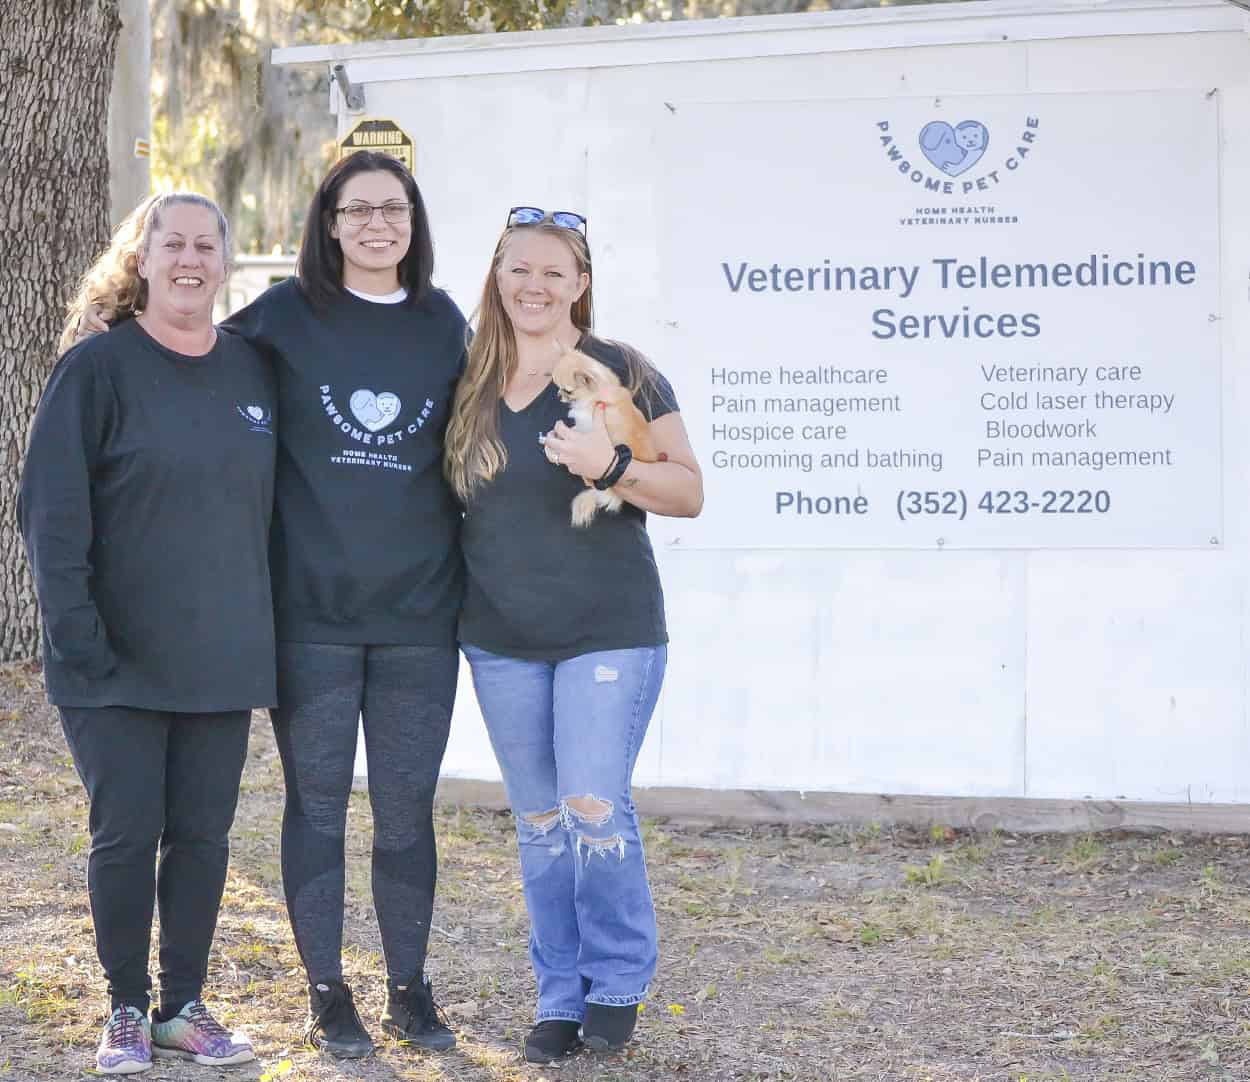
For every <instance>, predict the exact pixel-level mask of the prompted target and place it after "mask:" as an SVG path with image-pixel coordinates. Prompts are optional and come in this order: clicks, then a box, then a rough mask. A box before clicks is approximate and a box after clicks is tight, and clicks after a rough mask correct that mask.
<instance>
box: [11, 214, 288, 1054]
mask: <svg viewBox="0 0 1250 1082" xmlns="http://www.w3.org/2000/svg"><path fill="white" fill-rule="evenodd" d="M229 248H230V233H229V228H228V226H227V223H226V220H225V218H224V217H223V216H222V214H221V211H220V210H219V209H218V208H217V206H216V204H214V203H213V202H212V201H211V200H209V199H207V198H205V197H204V196H202V195H195V194H191V193H179V194H173V195H161V196H156V197H154V198H152V199H149V200H147V201H145V202H144V203H143V204H142V205H141V206H140V207H139V208H138V209H137V210H136V211H135V212H134V213H133V214H131V215H130V217H128V218H127V219H126V220H125V221H124V222H123V223H122V225H121V226H120V227H119V228H118V230H117V232H116V233H115V234H114V237H113V240H112V243H111V244H110V246H109V249H108V250H107V251H106V252H105V253H104V254H103V255H102V256H101V257H100V258H99V260H97V262H96V263H95V265H94V266H93V267H92V268H91V269H90V270H89V271H88V272H87V274H86V276H85V277H84V279H83V282H82V285H81V287H80V289H79V292H78V295H77V297H76V298H75V300H74V301H73V302H72V304H71V309H70V314H69V318H68V320H67V323H66V334H67V335H68V336H69V338H70V339H72V337H73V335H74V334H76V333H77V330H78V325H79V322H80V320H81V319H82V317H83V315H84V313H85V312H87V310H88V309H89V308H91V307H94V308H96V309H98V310H99V311H101V312H104V313H107V314H108V316H109V320H110V322H111V324H112V328H111V329H110V330H109V331H108V332H107V333H104V334H98V335H95V336H93V337H91V338H90V339H88V340H86V341H84V342H82V343H81V344H79V345H76V346H73V347H72V348H69V349H67V350H66V352H65V353H64V354H63V356H62V357H61V359H60V360H59V362H58V363H57V365H56V368H55V369H54V370H53V372H52V375H51V377H50V378H49V380H48V384H47V386H46V388H45V389H44V393H43V397H42V399H41V400H40V403H39V407H38V409H37V410H36V412H35V418H34V423H33V426H32V429H31V436H30V448H29V451H28V453H27V456H26V464H25V469H24V471H23V473H22V479H21V486H20V490H19V494H18V517H19V521H20V524H21V528H22V534H23V537H24V539H25V542H26V550H27V554H28V556H29V559H30V565H31V569H32V571H33V573H34V579H35V589H36V593H37V595H38V598H39V605H40V609H41V610H42V615H43V658H44V674H45V680H46V684H47V692H48V698H49V700H50V701H51V702H52V703H53V704H55V705H56V706H57V707H58V709H59V712H60V715H61V723H62V728H63V729H64V732H65V738H66V741H67V742H68V744H69V748H70V752H71V754H72V756H73V759H74V765H75V767H76V768H77V770H78V774H79V776H80V777H81V778H82V781H83V785H84V786H85V788H86V790H87V795H88V798H89V801H90V831H91V849H90V851H89V854H88V858H87V881H88V887H89V891H90V896H91V913H92V918H93V921H94V924H95V936H96V947H97V950H98V953H99V957H100V962H101V964H102V966H103V968H104V972H105V975H106V977H107V978H108V986H109V996H110V999H111V1004H110V1014H109V1018H108V1021H107V1023H106V1025H105V1027H104V1033H103V1035H102V1037H101V1040H100V1045H99V1049H98V1050H97V1053H96V1067H97V1069H98V1070H99V1071H100V1072H101V1073H103V1074H130V1073H134V1072H137V1071H142V1070H145V1069H147V1068H148V1067H150V1066H151V1064H152V1056H153V1055H154V1054H155V1055H157V1056H169V1057H176V1058H181V1059H189V1060H193V1061H194V1062H196V1063H202V1064H209V1065H222V1064H229V1063H241V1062H244V1061H245V1060H250V1059H253V1058H254V1055H253V1052H252V1046H251V1044H250V1042H249V1041H248V1040H247V1038H246V1037H243V1036H242V1035H239V1034H231V1033H229V1032H227V1031H226V1029H225V1028H224V1027H222V1026H221V1025H220V1024H219V1023H218V1022H217V1021H216V1020H215V1019H214V1018H213V1016H212V1015H211V1014H210V1013H209V1011H208V1009H207V1008H206V1007H205V1005H204V1002H203V1001H202V999H201V998H200V996H201V991H202V989H203V985H204V981H205V979H206V976H207V970H208V956H209V949H210V947H211V945H212V939H213V932H214V929H215V926H216V920H217V911H218V907H219V905H220V903H221V895H222V890H223V887H224V885H225V878H226V866H227V861H228V859H229V842H228V834H229V830H230V825H231V822H232V821H233V818H234V812H235V806H236V803H237V801H238V794H239V778H240V776H241V773H242V770H243V761H244V756H245V754H246V751H247V738H248V728H249V722H250V718H251V711H252V708H253V707H266V706H271V705H272V704H273V703H274V701H275V682H274V634H273V612H272V607H271V601H270V589H269V568H268V561H267V551H268V537H269V521H270V513H271V509H272V506H273V478H274V451H275V448H274V443H275V441H274V430H273V411H274V403H275V399H276V394H275V391H274V387H273V381H272V378H271V376H270V374H269V372H268V369H267V366H266V365H265V364H264V362H263V361H262V360H261V358H260V356H259V355H258V354H257V353H256V351H255V350H254V349H252V347H250V346H249V345H247V344H246V343H245V342H242V341H241V340H239V339H237V338H231V337H229V336H227V335H222V334H219V333H218V332H217V330H216V328H214V326H213V322H212V311H213V299H214V297H215V295H216V292H217V289H218V287H219V286H220V285H221V283H222V280H223V279H224V277H225V270H226V266H227V264H228V261H229ZM65 341H66V339H63V342H65ZM154 871H155V875H154V874H153V873H154ZM154 903H155V905H156V907H157V908H158V909H159V912H160V948H159V963H160V1002H159V1005H158V1007H157V1009H156V1010H155V1011H154V1012H153V1015H152V1018H151V1020H150V1021H149V1018H148V1008H149V1006H150V992H151V978H150V977H149V974H148V943H149V937H150V934H151V927H152V910H153V904H154Z"/></svg>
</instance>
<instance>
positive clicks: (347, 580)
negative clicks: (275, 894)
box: [224, 151, 465, 1057]
mask: <svg viewBox="0 0 1250 1082" xmlns="http://www.w3.org/2000/svg"><path fill="white" fill-rule="evenodd" d="M433 263H434V251H433V245H432V242H431V238H430V228H429V221H428V219H427V217H426V211H425V206H424V204H423V202H422V199H421V193H420V192H419V190H418V189H417V185H416V182H415V181H414V180H413V177H412V175H411V174H410V173H409V172H408V170H407V169H406V168H404V166H403V165H401V164H400V163H399V162H398V161H396V160H395V159H393V158H391V157H388V156H387V155H384V154H377V153H373V152H371V151H361V152H359V153H356V154H353V155H351V156H349V157H347V158H344V159H342V160H340V161H339V162H338V163H337V164H336V165H335V166H334V167H333V168H332V169H331V170H330V172H329V173H328V174H327V176H326V177H325V179H324V180H323V181H322V182H321V185H320V187H319V188H318V189H317V192H316V194H315V195H314V196H313V199H312V203H311V205H310V207H309V209H308V217H307V221H306V223H305V228H304V238H303V246H302V248H301V250H300V255H299V265H298V270H297V276H296V277H295V278H294V279H290V280H288V281H285V282H281V283H279V284H278V285H275V286H273V287H272V288H270V289H269V290H268V291H267V292H265V293H264V294H262V295H261V296H260V297H259V298H258V299H257V300H256V301H255V302H253V303H252V304H251V305H249V306H248V307H247V308H244V309H243V310H242V311H240V312H238V313H236V314H235V315H234V316H232V317H231V318H230V319H229V320H227V321H226V323H225V324H224V326H225V328H226V329H227V330H229V331H233V332H234V333H236V334H239V335H241V336H242V337H243V338H245V339H246V340H247V341H249V342H250V343H252V344H253V345H255V346H257V347H259V348H260V350H261V351H262V353H264V354H266V355H267V356H268V357H270V358H271V359H272V361H273V365H274V369H275V372H276V375H277V382H278V391H279V399H280V406H281V416H282V425H281V427H280V430H279V440H278V466H277V482H276V497H275V506H274V522H273V532H272V542H271V547H270V563H271V568H272V573H273V589H274V608H275V616H276V623H277V637H278V706H277V709H275V710H274V711H272V714H271V717H272V721H273V728H274V734H275V736H276V739H277V744H278V750H279V753H280V755H281V758H282V769H283V774H284V777H285V780H286V807H285V811H284V814H283V819H282V881H283V887H284V889H285V892H286V902H287V911H288V913H289V915H290V920H291V927H292V929H293V930H294V933H295V942H296V945H297V946H298V948H299V952H300V958H301V959H302V961H303V963H304V968H305V970H306V972H307V976H308V984H309V1022H308V1029H307V1032H306V1035H305V1036H306V1040H307V1041H308V1042H309V1043H311V1044H313V1045H314V1046H316V1047H318V1048H321V1049H322V1050H324V1051H325V1052H328V1053H331V1054H333V1055H336V1056H342V1057H359V1056H365V1055H368V1054H369V1053H370V1052H372V1051H373V1042H372V1039H371V1038H370V1036H369V1034H368V1032H367V1031H366V1030H365V1028H364V1026H363V1025H362V1023H361V1020H360V1016H359V1014H358V1013H357V1011H356V1008H355V1005H354V1001H353V997H352V992H351V989H350V988H349V987H348V985H347V984H346V983H345V982H344V980H343V970H342V961H341V952H342V940H343V892H344V835H345V830H346V816H347V804H348V797H349V795H350V793H351V788H352V776H353V766H354V757H355V750H356V729H357V718H360V719H362V720H363V724H364V733H365V751H366V756H367V760H368V772H369V799H370V804H371V807H372V810H373V862H372V877H373V880H372V881H373V902H374V907H375V909H376V911H377V919H378V930H379V932H380V934H381V938H382V947H383V952H384V954H385V958H386V970H387V996H386V1006H385V1008H384V1009H383V1012H382V1017H381V1028H382V1029H383V1030H384V1031H385V1032H386V1033H387V1034H389V1035H391V1036H393V1037H395V1038H397V1039H399V1040H401V1041H404V1042H408V1043H411V1044H415V1045H418V1046H420V1047H424V1048H433V1049H446V1048H451V1047H452V1046H454V1044H455V1037H454V1036H453V1034H452V1032H451V1030H450V1029H449V1028H448V1027H447V1025H446V1022H445V1020H444V1019H443V1017H442V1015H441V1012H440V1011H439V1010H438V1009H437V1007H436V1006H435V1004H434V998H433V993H432V989H431V986H430V983H429V979H428V978H427V977H426V976H425V958H426V947H427V945H428V941H429V934H430V917H431V913H432V910H433V904H434V885H435V878H436V857H435V847H434V823H433V800H434V787H435V783H436V782H437V780H438V771H439V764H440V763H441V761H442V758H443V751H444V749H445V747H446V744H447V736H448V730H449V726H450V723H451V709H452V702H453V700H454V699H455V693H456V675H457V662H458V659H457V655H456V618H457V614H458V612H459V609H460V600H461V590H462V572H461V561H460V553H459V548H458V546H457V533H458V528H459V520H460V512H459V509H458V507H457V506H456V502H455V500H454V499H453V497H452V494H451V491H450V489H449V488H448V486H447V483H446V482H445V480H444V479H443V475H442V471H441V468H440V461H441V456H442V449H443V431H444V428H445V426H446V423H447V415H448V408H449V405H450V402H451V396H452V392H453V390H454V388H455V385H456V381H457V380H458V379H459V377H460V373H461V369H462V365H463V357H464V349H465V321H464V317H463V316H462V315H461V314H460V312H459V310H458V309H457V308H456V306H455V304H454V303H452V301H451V300H450V298H448V297H447V295H446V294H445V293H443V292H442V291H441V290H438V289H435V288H433V287H432V286H431V284H430V275H431V271H432V268H433Z"/></svg>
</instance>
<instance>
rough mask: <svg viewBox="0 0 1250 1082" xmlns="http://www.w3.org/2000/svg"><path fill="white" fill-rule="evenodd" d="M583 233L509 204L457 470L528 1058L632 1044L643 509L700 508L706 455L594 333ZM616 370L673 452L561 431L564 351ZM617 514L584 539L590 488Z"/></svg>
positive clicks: (641, 920)
mask: <svg viewBox="0 0 1250 1082" xmlns="http://www.w3.org/2000/svg"><path fill="white" fill-rule="evenodd" d="M585 230H586V221H585V219H584V218H583V217H582V216H581V215H578V214H574V213H571V212H567V211H557V212H555V213H552V214H548V213H545V212H544V211H543V210H541V209H539V208H535V207H514V208H513V209H512V210H511V211H510V212H509V215H508V220H507V224H506V228H505V229H504V232H503V235H502V236H501V237H500V239H499V243H498V244H497V245H496V248H495V254H494V257H493V259H492V260H491V267H490V273H489V274H488V275H487V278H486V283H485V286H484V288H483V291H482V299H481V304H480V307H479V310H478V326H477V332H476V334H475V336H474V338H473V341H472V343H471V344H470V346H469V353H468V364H467V367H466V371H465V375H464V377H463V379H462V380H461V381H460V384H459V387H458V388H457V390H456V396H455V401H454V404H453V406H452V417H451V422H450V424H449V425H448V429H447V440H446V453H445V466H446V471H447V476H448V478H449V479H450V481H451V484H452V487H453V488H454V489H455V491H456V493H457V495H458V496H459V497H460V499H461V500H462V501H463V503H464V507H465V517H464V528H463V534H462V538H461V545H462V548H463V551H464V557H465V567H466V572H467V585H466V592H465V602H464V609H463V612H462V614H461V618H460V642H461V648H462V649H463V651H464V653H465V656H466V657H467V658H468V660H469V663H470V666H471V668H472V671H473V683H474V687H475V689H476V691H477V698H478V703H479V704H480V706H481V708H482V714H483V717H484V718H485V720H486V726H487V729H488V731H489V733H490V738H491V743H492V745H493V747H494V749H495V755H496V757H497V758H498V760H499V765H500V770H501V772H502V774H503V778H504V784H505V787H506V789H507V792H508V799H509V802H510V804H511V805H512V810H513V812H514V815H515V817H516V830H517V842H518V850H519V853H520V860H521V875H522V880H523V884H524V890H525V901H526V906H527V908H528V910H529V916H530V926H531V931H530V962H531V964H532V966H533V969H534V975H535V978H536V980H537V985H538V1005H537V1011H536V1015H535V1022H536V1024H535V1025H534V1027H533V1029H532V1030H531V1031H530V1032H529V1034H528V1036H527V1037H526V1039H525V1046H524V1055H525V1058H526V1060H528V1061H529V1062H531V1063H549V1062H551V1061H553V1060H556V1059H558V1058H560V1057H561V1056H564V1055H567V1054H569V1053H570V1052H572V1051H574V1050H575V1049H577V1048H578V1047H579V1045H580V1044H582V1043H583V1042H584V1043H585V1044H586V1045H588V1046H589V1047H590V1048H592V1049H595V1050H600V1051H604V1050H615V1049H618V1048H620V1047H622V1046H623V1045H624V1044H625V1043H626V1042H627V1041H628V1040H629V1038H630V1037H631V1035H632V1034H633V1030H634V1023H635V1019H636V1017H637V1011H638V1004H639V1003H641V1002H642V1001H643V999H644V998H645V996H646V994H647V986H648V983H649V982H650V980H651V978H652V976H653V975H654V973H655V966H656V920H655V908H654V905H653V904H652V900H651V890H650V886H649V885H648V882H647V871H646V864H645V862H644V860H643V852H642V842H641V837H640V834H639V829H638V818H637V815H636V813H635V810H634V805H633V801H632V798H631V791H630V778H631V775H632V773H633V769H634V763H635V761H636V759H637V756H638V750H639V747H640V746H641V744H642V740H643V737H644V735H645V734H646V730H647V725H648V723H649V721H650V718H651V713H652V711H653V709H654V708H655V704H656V700H657V698H658V696H659V693H660V685H661V682H662V680H663V676H664V666H665V661H666V656H667V651H666V645H665V644H666V643H667V641H668V636H667V632H666V629H665V622H664V600H663V596H662V593H661V589H660V581H659V576H658V574H657V572H656V565H655V559H654V557H653V555H652V551H651V545H650V542H649V541H648V538H647V532H646V513H647V512H648V511H650V512H652V513H654V514H660V515H673V516H685V517H693V516H695V515H697V514H698V513H699V511H700V510H701V508H702V505H703V484H702V478H701V474H700V472H699V466H698V463H697V462H696V461H695V456H694V453H693V451H692V450H691V447H690V441H689V439H688V438H687V436H686V430H685V426H684V425H683V423H682V420H681V416H680V414H679V413H678V412H677V404H676V400H675V398H674V396H673V392H672V388H671V387H670V386H669V384H668V382H667V381H666V380H665V379H664V378H663V377H662V376H660V375H659V373H658V372H656V370H655V369H654V368H653V367H652V366H651V365H650V364H649V363H648V362H647V361H646V360H645V359H644V358H643V357H642V356H641V355H640V354H639V353H638V352H637V351H635V350H633V349H631V348H629V347H628V346H625V345H622V344H620V343H615V342H610V341H605V340H603V339H600V338H596V337H594V335H593V334H592V333H591V313H592V303H591V264H590V249H589V247H588V245H587V240H586V232H585ZM573 346H576V347H577V348H578V349H580V350H582V351H583V352H585V353H587V354H589V355H591V356H592V357H594V358H595V359H596V360H599V361H601V362H602V363H603V364H605V365H607V366H608V367H609V368H611V369H612V370H613V371H614V372H615V373H616V374H617V375H618V377H619V378H620V379H621V381H622V383H623V384H625V385H626V386H628V387H629V388H630V389H631V390H632V391H633V392H634V395H635V402H636V403H637V404H638V406H639V408H640V409H641V410H642V411H643V413H644V415H645V416H646V417H647V419H648V421H649V422H650V432H651V435H652V436H653V439H654V443H655V447H656V449H657V450H658V451H660V452H662V453H663V456H665V457H666V460H665V461H659V462H651V463H647V462H638V461H631V457H632V456H631V453H630V449H629V448H627V447H625V446H622V445H614V444H613V441H612V439H611V437H610V436H609V434H608V431H607V428H606V425H605V423H604V421H603V419H602V414H598V415H597V419H596V423H595V426H594V427H593V429H591V430H588V431H575V430H573V429H571V428H569V427H568V426H567V425H566V424H565V418H566V417H567V414H568V407H567V406H566V405H565V404H564V403H562V402H561V401H560V398H559V395H558V394H557V391H556V388H555V386H554V385H553V384H552V382H551V378H550V377H551V371H552V368H553V366H554V364H555V362H556V361H557V360H558V358H559V356H560V351H561V347H565V348H567V347H573ZM587 481H589V482H592V483H594V484H595V485H596V486H597V487H599V488H600V489H609V488H610V489H612V490H614V491H615V492H616V493H617V494H619V495H620V496H621V497H622V498H623V499H624V501H625V503H624V506H623V507H622V509H621V511H620V513H619V514H600V515H598V516H597V517H596V518H595V519H594V521H593V522H592V523H591V524H590V525H589V526H587V527H585V528H581V529H579V528H575V527H573V526H572V525H571V523H570V514H569V506H570V503H571V502H572V499H573V497H574V496H576V495H577V494H578V493H579V492H581V491H582V490H583V488H584V486H585V483H586V482H587Z"/></svg>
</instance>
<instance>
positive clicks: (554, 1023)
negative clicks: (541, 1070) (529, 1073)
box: [525, 1018, 582, 1063]
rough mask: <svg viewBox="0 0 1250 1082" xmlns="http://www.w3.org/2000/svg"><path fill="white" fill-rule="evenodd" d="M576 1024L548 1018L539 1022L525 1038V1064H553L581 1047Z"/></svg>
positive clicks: (578, 1024) (561, 1019) (577, 1024)
mask: <svg viewBox="0 0 1250 1082" xmlns="http://www.w3.org/2000/svg"><path fill="white" fill-rule="evenodd" d="M579 1026H580V1023H578V1022H566V1021H565V1020H564V1019H563V1018H549V1019H547V1021H545V1022H539V1023H538V1025H536V1026H535V1027H534V1028H533V1029H531V1030H530V1031H529V1033H528V1034H527V1035H526V1037H525V1062H526V1063H554V1062H555V1061H556V1060H558V1059H560V1058H562V1057H563V1056H570V1055H572V1054H573V1053H574V1052H576V1051H577V1050H578V1049H579V1048H581V1046H582V1042H581V1040H580V1039H579V1038H578V1036H577V1030H578V1027H579Z"/></svg>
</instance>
